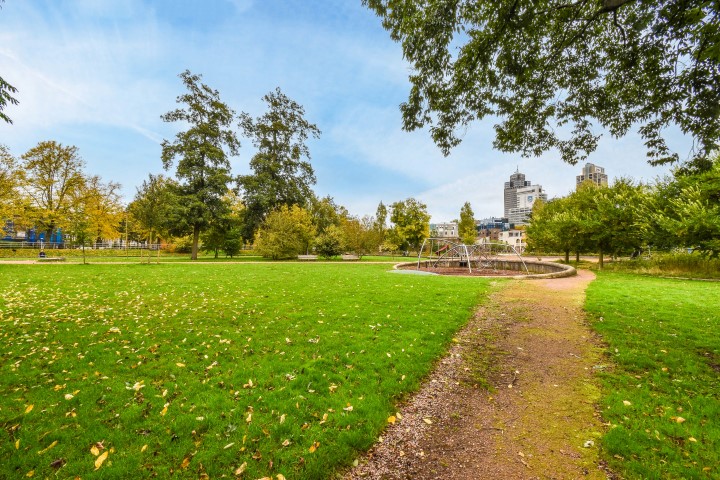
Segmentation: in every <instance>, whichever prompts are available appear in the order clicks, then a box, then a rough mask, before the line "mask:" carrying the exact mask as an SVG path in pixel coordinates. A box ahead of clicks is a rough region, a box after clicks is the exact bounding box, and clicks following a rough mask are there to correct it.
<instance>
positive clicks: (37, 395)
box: [0, 263, 702, 479]
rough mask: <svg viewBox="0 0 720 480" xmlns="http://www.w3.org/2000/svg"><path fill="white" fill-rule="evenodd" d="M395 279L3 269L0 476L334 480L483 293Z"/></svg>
mask: <svg viewBox="0 0 720 480" xmlns="http://www.w3.org/2000/svg"><path fill="white" fill-rule="evenodd" d="M387 270H388V266H387V265H373V264H361V265H358V264H353V265H343V264H299V263H284V264H282V263H280V264H275V263H272V264H271V263H268V264H259V265H251V264H244V265H243V264H213V265H208V264H192V265H188V264H175V265H173V264H165V265H163V264H161V265H84V266H83V265H0V424H1V425H2V433H1V434H2V436H3V438H2V441H1V442H0V478H25V477H26V476H31V475H32V476H34V477H35V478H75V477H76V476H77V477H81V478H83V479H91V478H150V477H156V478H169V477H173V478H207V477H209V478H223V477H225V478H235V476H236V475H240V472H243V471H244V473H243V474H242V475H243V476H244V478H259V477H263V476H272V477H273V478H275V477H276V476H277V475H278V474H281V475H284V476H285V478H287V479H292V478H327V477H328V476H330V475H332V474H333V472H336V471H337V470H338V469H339V468H342V467H344V466H347V465H349V464H350V463H351V462H352V461H353V459H354V458H355V457H356V455H357V453H358V452H360V451H362V450H364V449H366V448H368V447H369V446H370V445H371V444H372V442H373V441H374V440H375V439H376V438H377V435H378V434H379V432H380V431H381V430H382V429H383V427H384V426H385V425H386V422H387V418H388V416H390V415H391V414H393V413H394V411H395V410H394V406H395V404H396V402H397V401H398V400H399V399H401V398H402V397H403V396H404V395H405V394H406V393H407V392H409V391H412V390H413V389H416V388H417V386H418V385H419V382H420V381H421V379H422V378H423V376H424V375H426V374H427V372H428V371H429V369H430V368H431V366H432V363H433V360H434V359H436V358H437V357H438V356H439V355H441V354H442V353H443V351H444V350H445V348H446V347H447V345H448V343H449V342H450V341H451V340H452V337H453V334H454V332H456V331H457V330H458V328H460V327H461V326H462V325H463V324H464V323H465V321H466V320H467V319H468V317H469V315H470V314H471V312H472V311H473V309H474V307H475V305H476V304H477V303H478V302H480V301H482V299H483V298H484V296H485V294H486V292H487V290H488V288H489V285H490V283H489V281H486V280H482V279H477V278H451V277H431V276H415V275H402V274H391V273H387ZM690 423H691V422H690V421H688V424H690ZM701 438H702V437H701V436H699V434H698V439H701Z"/></svg>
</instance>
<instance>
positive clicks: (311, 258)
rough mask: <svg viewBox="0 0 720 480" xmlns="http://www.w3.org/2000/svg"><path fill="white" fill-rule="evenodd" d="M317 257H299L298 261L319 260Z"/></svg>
mask: <svg viewBox="0 0 720 480" xmlns="http://www.w3.org/2000/svg"><path fill="white" fill-rule="evenodd" d="M317 258H318V256H317V255H298V260H317Z"/></svg>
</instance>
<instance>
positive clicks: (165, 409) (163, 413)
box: [160, 407, 167, 417]
mask: <svg viewBox="0 0 720 480" xmlns="http://www.w3.org/2000/svg"><path fill="white" fill-rule="evenodd" d="M166 413H167V407H163V409H162V410H160V415H162V416H163V417H164V416H165V414H166Z"/></svg>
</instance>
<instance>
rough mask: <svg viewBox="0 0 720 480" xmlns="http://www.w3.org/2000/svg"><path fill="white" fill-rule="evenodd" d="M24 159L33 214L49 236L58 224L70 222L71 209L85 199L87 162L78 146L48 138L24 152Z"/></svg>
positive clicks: (23, 171)
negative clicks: (79, 151)
mask: <svg viewBox="0 0 720 480" xmlns="http://www.w3.org/2000/svg"><path fill="white" fill-rule="evenodd" d="M20 163H21V165H20V167H21V175H22V178H21V185H22V189H23V191H24V192H25V194H26V195H27V197H28V202H29V211H30V213H29V217H30V218H31V219H32V220H34V221H35V222H36V225H37V227H38V228H40V229H41V231H44V232H46V234H47V236H48V237H49V236H50V234H51V233H52V232H53V231H54V230H55V229H56V228H57V227H63V226H66V224H67V221H68V219H69V215H70V213H71V211H72V210H73V209H75V208H77V207H78V205H79V203H80V202H81V201H82V198H83V197H82V191H83V189H84V188H85V185H86V180H87V179H86V176H85V173H84V172H83V169H84V167H85V162H83V160H82V159H81V158H80V155H79V153H78V149H77V147H74V146H64V145H62V144H60V143H57V142H55V141H45V142H40V143H38V144H37V145H36V146H35V147H33V148H31V149H30V150H28V151H27V152H26V153H24V154H23V155H22V156H21V157H20Z"/></svg>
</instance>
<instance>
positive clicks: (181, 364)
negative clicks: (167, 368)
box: [175, 362, 185, 367]
mask: <svg viewBox="0 0 720 480" xmlns="http://www.w3.org/2000/svg"><path fill="white" fill-rule="evenodd" d="M175 365H177V366H178V367H184V366H185V364H184V363H180V362H177V363H176V364H175Z"/></svg>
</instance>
